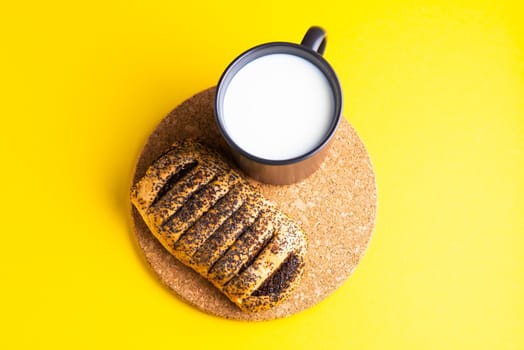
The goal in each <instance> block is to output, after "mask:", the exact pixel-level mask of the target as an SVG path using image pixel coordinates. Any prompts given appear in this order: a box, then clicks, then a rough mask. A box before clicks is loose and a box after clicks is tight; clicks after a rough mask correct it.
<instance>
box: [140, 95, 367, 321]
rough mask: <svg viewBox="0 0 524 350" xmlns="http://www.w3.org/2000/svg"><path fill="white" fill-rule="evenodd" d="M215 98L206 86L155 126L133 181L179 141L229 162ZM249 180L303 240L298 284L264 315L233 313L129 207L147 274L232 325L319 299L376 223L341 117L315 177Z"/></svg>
mask: <svg viewBox="0 0 524 350" xmlns="http://www.w3.org/2000/svg"><path fill="white" fill-rule="evenodd" d="M214 96H215V88H210V89H207V90H205V91H203V92H201V93H199V94H197V95H195V96H193V97H191V98H190V99H188V100H186V101H185V102H184V103H182V104H181V105H180V106H178V107H177V108H175V109H174V110H173V111H172V112H171V113H169V115H167V116H166V117H165V118H164V119H163V120H162V121H161V122H160V124H159V125H158V126H157V127H156V129H155V130H154V131H153V133H152V134H151V135H150V136H149V139H148V140H147V142H146V144H145V146H144V148H143V150H142V152H141V154H140V155H139V158H138V161H137V164H136V169H135V173H134V176H133V184H134V183H136V182H137V181H138V180H139V179H140V178H141V177H142V176H143V175H144V174H145V171H146V169H147V168H148V167H149V165H150V164H151V163H152V162H153V161H154V160H155V159H156V158H158V157H159V156H160V155H161V154H162V152H163V151H164V150H165V149H166V148H167V147H169V145H170V144H172V143H173V142H175V141H177V140H183V139H186V138H194V139H197V140H199V141H201V142H203V143H205V144H208V145H209V146H212V147H215V148H217V149H219V150H221V151H222V153H223V154H224V155H225V156H226V157H228V158H229V159H230V160H231V158H230V156H229V153H228V152H229V151H228V148H227V146H226V143H225V141H224V140H223V139H222V138H221V136H220V134H219V131H218V128H217V126H216V124H215V119H214V114H213V103H214ZM235 168H237V167H236V166H235ZM237 170H238V169H237ZM250 182H251V184H252V185H253V186H254V187H255V188H257V189H258V190H259V191H260V192H262V193H263V195H264V196H265V197H266V198H268V199H270V200H272V201H274V202H275V203H276V204H277V205H278V206H279V207H280V208H281V210H282V211H283V212H285V213H286V214H288V215H289V216H290V217H291V218H292V219H294V220H295V221H296V222H297V223H298V224H299V225H300V226H301V227H302V228H303V230H304V232H305V233H306V235H307V238H308V250H307V255H306V267H305V271H304V276H303V279H302V282H301V283H300V285H299V286H298V287H297V289H295V291H294V293H293V294H292V295H291V296H290V297H289V298H288V299H287V300H285V301H284V302H283V303H281V304H280V305H278V306H276V307H274V308H272V309H270V310H267V311H263V312H259V313H246V312H243V311H241V310H240V309H238V308H237V306H235V305H234V304H233V303H232V302H230V301H229V299H227V297H226V296H224V295H223V294H222V293H220V292H219V291H218V289H216V288H215V287H214V286H213V285H212V284H211V283H209V282H208V281H206V280H205V279H204V278H203V277H201V276H200V275H198V274H197V273H196V272H194V271H193V270H191V269H190V268H188V267H186V266H185V265H183V264H182V263H180V262H178V261H177V260H176V259H175V258H174V257H173V256H172V255H170V254H169V253H168V252H167V251H166V250H165V249H164V248H163V247H162V245H161V244H160V243H159V242H158V241H157V240H156V238H154V236H153V235H152V234H151V232H150V231H149V229H148V228H147V226H146V225H145V223H144V222H143V220H142V218H141V217H140V214H138V211H137V210H136V209H135V208H132V219H133V224H134V230H135V233H136V237H137V240H138V243H139V246H140V247H141V249H142V250H143V251H144V254H145V256H146V259H147V261H148V262H149V264H150V265H151V268H152V269H153V271H155V272H156V274H157V275H158V277H159V278H160V280H161V281H162V282H163V283H164V284H165V285H166V286H167V287H169V288H170V289H171V290H173V291H174V292H175V293H176V294H177V295H179V296H180V297H181V298H182V299H184V300H186V301H187V302H189V303H190V304H192V305H194V306H196V307H197V308H199V309H201V310H203V311H205V312H207V313H210V314H213V315H217V316H221V317H225V318H230V319H237V320H251V321H261V320H270V319H275V318H280V317H286V316H289V315H292V314H295V313H297V312H300V311H303V310H305V309H307V308H309V307H311V306H313V305H315V304H317V303H318V302H320V301H321V300H322V299H324V298H325V297H327V296H328V295H329V294H331V293H332V292H333V291H335V290H336V289H337V288H338V287H339V286H340V285H341V284H342V283H343V282H344V281H345V280H346V279H347V278H348V277H349V276H350V275H351V273H352V272H353V271H354V270H355V268H356V267H357V265H358V263H359V261H360V260H361V258H362V256H363V255H364V252H365V250H366V248H367V246H368V244H369V241H370V238H371V234H372V231H373V228H374V224H375V218H376V212H377V189H376V183H375V174H374V171H373V167H372V164H371V161H370V158H369V155H368V154H367V152H366V149H365V147H364V144H363V143H362V141H361V140H360V138H359V137H358V135H357V133H356V132H355V130H354V129H353V128H352V127H351V125H350V124H349V123H348V122H347V121H346V120H345V119H344V118H343V120H342V121H341V123H340V126H339V128H338V130H337V132H336V134H335V139H334V140H333V142H332V144H331V148H330V150H329V152H328V156H327V157H326V160H325V161H324V163H323V164H322V165H321V167H320V169H319V170H318V171H316V172H315V173H314V174H313V175H311V176H310V177H308V178H307V179H305V180H303V181H302V182H299V183H297V184H293V185H286V186H274V185H266V184H261V183H259V182H256V181H254V180H250Z"/></svg>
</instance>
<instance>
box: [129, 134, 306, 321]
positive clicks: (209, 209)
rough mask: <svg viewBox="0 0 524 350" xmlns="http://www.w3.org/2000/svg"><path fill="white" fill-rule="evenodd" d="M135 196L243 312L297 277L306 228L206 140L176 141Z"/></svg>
mask: <svg viewBox="0 0 524 350" xmlns="http://www.w3.org/2000/svg"><path fill="white" fill-rule="evenodd" d="M131 202H132V203H133V205H134V206H135V207H136V208H137V210H138V212H139V213H140V215H141V216H142V218H143V219H144V222H145V223H146V224H147V226H148V227H149V229H150V231H151V233H152V234H153V235H154V236H155V237H156V238H157V239H158V241H159V242H160V243H161V244H162V245H163V246H164V247H165V249H167V251H169V252H170V253H171V254H172V255H173V256H175V258H177V259H178V260H179V261H181V262H182V263H184V264H185V265H187V266H189V267H191V268H192V269H194V270H195V271H196V272H198V273H199V274H200V275H202V276H203V277H205V278H206V279H208V280H209V281H210V282H211V283H212V284H213V285H215V287H217V288H218V289H219V290H220V291H221V292H222V293H224V294H225V295H226V296H227V297H228V298H229V299H230V300H231V301H232V302H234V303H235V304H236V305H238V306H239V307H240V308H241V309H242V310H244V311H248V312H258V311H262V310H266V309H269V308H271V307H273V306H275V305H277V304H279V303H280V302H282V301H283V300H284V299H285V298H286V297H288V296H289V295H290V293H291V292H292V291H293V289H294V288H295V287H296V286H297V285H298V284H299V283H300V279H301V277H302V274H303V271H304V261H305V260H304V259H305V254H306V238H305V235H304V232H303V231H302V230H301V229H300V227H299V226H298V225H297V224H296V223H295V222H293V221H292V220H291V219H290V218H289V217H287V216H286V215H285V214H283V213H282V212H281V211H280V210H279V209H278V208H277V207H276V206H275V204H273V203H272V202H270V201H268V200H267V199H265V198H264V197H263V196H262V195H261V194H260V193H259V192H258V191H256V190H255V189H254V188H253V187H252V186H250V185H249V183H248V182H247V181H246V180H245V179H243V178H242V177H241V175H240V174H239V173H238V172H236V171H235V170H234V169H232V168H231V167H230V166H229V165H228V164H227V162H226V161H225V160H224V159H223V158H222V157H221V156H220V154H219V153H218V152H216V151H214V150H212V149H210V148H208V147H206V146H204V145H203V144H200V143H198V142H195V141H193V140H186V141H183V142H178V143H175V144H173V145H172V147H171V148H170V149H169V150H168V151H167V152H165V153H164V154H163V155H162V156H161V157H160V158H159V159H157V160H156V161H155V162H154V163H153V164H152V165H151V166H150V167H149V168H148V169H147V171H146V174H145V175H144V177H142V179H140V180H139V181H138V182H137V183H136V184H135V185H134V186H133V187H132V189H131Z"/></svg>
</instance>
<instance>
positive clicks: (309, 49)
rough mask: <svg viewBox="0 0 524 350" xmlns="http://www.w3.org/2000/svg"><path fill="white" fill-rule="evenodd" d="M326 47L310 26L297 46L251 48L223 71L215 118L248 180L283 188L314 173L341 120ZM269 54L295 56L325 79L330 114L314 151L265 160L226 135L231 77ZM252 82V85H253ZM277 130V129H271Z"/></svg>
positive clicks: (339, 94)
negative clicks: (226, 106)
mask: <svg viewBox="0 0 524 350" xmlns="http://www.w3.org/2000/svg"><path fill="white" fill-rule="evenodd" d="M325 47H326V32H325V31H324V30H323V29H322V28H319V27H311V28H310V29H309V30H308V31H307V32H306V34H305V36H304V38H303V40H302V42H301V44H300V45H298V44H294V43H288V42H271V43H267V44H262V45H259V46H255V47H253V48H251V49H249V50H247V51H246V52H244V53H242V54H241V55H240V56H238V57H237V58H236V59H235V60H234V61H233V62H232V63H231V64H230V65H229V66H228V67H227V68H226V70H225V71H224V73H223V74H222V77H221V78H220V80H219V83H218V86H217V89H216V96H215V118H216V122H217V125H218V128H219V130H220V133H221V134H222V136H223V137H224V139H225V141H226V142H227V144H228V145H229V147H230V148H231V150H232V155H233V157H234V159H235V161H236V162H237V163H238V165H239V166H240V168H241V169H242V170H243V171H244V172H245V173H246V174H247V175H248V176H250V177H252V178H254V179H255V180H258V181H260V182H263V183H268V184H274V185H286V184H292V183H295V182H298V181H301V180H303V179H305V178H306V177H308V176H309V175H311V174H312V173H314V172H315V171H316V170H317V169H318V168H319V167H320V165H321V164H322V162H323V160H324V158H325V157H326V154H327V151H328V149H329V146H330V144H331V141H332V139H333V136H334V134H335V131H336V129H337V127H338V125H339V123H340V119H341V117H342V90H341V88H340V83H339V81H338V78H337V75H336V74H335V72H334V70H333V68H332V67H331V66H330V65H329V63H328V62H327V61H326V60H325V59H324V58H323V57H322V54H323V53H324V50H325ZM273 54H287V55H292V56H297V57H300V58H303V59H305V60H307V61H308V62H310V63H312V64H313V65H314V66H315V67H316V68H318V69H319V70H320V72H321V73H322V74H323V75H324V76H325V78H326V80H327V82H328V84H329V88H330V89H331V93H332V97H333V108H332V111H333V113H332V114H333V115H332V116H331V119H330V121H329V127H328V129H327V132H326V133H325V135H323V137H322V139H321V141H320V143H318V144H317V145H316V146H315V147H314V148H312V149H310V150H309V151H307V152H305V153H304V154H301V155H299V156H296V157H293V158H290V159H266V158H262V157H259V156H256V155H254V154H251V153H249V152H247V151H246V150H245V149H243V148H242V147H240V146H239V145H238V144H237V142H235V140H234V139H233V138H232V137H231V135H230V134H229V133H228V131H227V128H226V126H225V121H224V98H225V94H226V91H227V89H228V86H229V84H230V83H231V81H232V79H233V78H234V76H235V75H236V74H237V73H238V72H239V71H240V70H241V69H242V68H243V67H245V66H246V65H247V64H248V63H250V62H252V61H254V60H256V59H258V58H261V57H264V56H268V55H273ZM254 83H256V82H254ZM274 127H278V126H274Z"/></svg>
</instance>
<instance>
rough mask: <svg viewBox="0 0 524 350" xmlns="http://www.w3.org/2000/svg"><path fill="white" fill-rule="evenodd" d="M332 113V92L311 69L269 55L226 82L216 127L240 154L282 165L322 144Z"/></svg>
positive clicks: (295, 58) (281, 56)
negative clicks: (239, 150)
mask: <svg viewBox="0 0 524 350" xmlns="http://www.w3.org/2000/svg"><path fill="white" fill-rule="evenodd" d="M334 108H335V100H334V96H333V89H332V88H331V86H330V84H329V81H328V80H327V78H326V76H325V75H324V74H323V73H322V71H321V70H320V69H319V68H318V67H317V66H315V65H314V64H312V63H311V62H310V61H308V60H306V59H304V58H301V57H299V56H296V55H292V54H285V53H275V54H269V55H266V56H262V57H259V58H256V59H254V60H253V61H251V62H249V63H247V64H246V65H245V66H244V67H242V68H241V69H240V70H239V71H238V72H237V73H236V74H235V75H234V76H233V77H232V79H231V81H230V83H229V85H228V87H227V89H226V91H225V94H224V100H223V111H222V113H223V120H222V122H223V126H224V128H225V130H226V131H227V133H228V135H229V137H230V138H231V139H232V140H233V141H234V142H235V143H236V144H237V146H238V147H240V148H241V149H243V150H244V151H245V152H247V153H249V154H251V155H253V156H255V157H258V158H262V159H267V160H276V161H278V160H287V159H293V158H296V157H300V156H302V155H304V154H307V153H308V152H310V151H311V150H313V149H315V148H316V147H317V146H318V145H320V144H321V143H322V142H323V141H324V139H325V138H326V136H327V135H328V133H329V130H330V126H331V125H332V123H333V115H334Z"/></svg>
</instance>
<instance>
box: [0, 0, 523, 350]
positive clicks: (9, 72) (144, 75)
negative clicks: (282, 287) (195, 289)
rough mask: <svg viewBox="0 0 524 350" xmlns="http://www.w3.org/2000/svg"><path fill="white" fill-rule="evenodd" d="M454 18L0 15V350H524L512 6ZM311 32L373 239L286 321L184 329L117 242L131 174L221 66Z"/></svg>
mask: <svg viewBox="0 0 524 350" xmlns="http://www.w3.org/2000/svg"><path fill="white" fill-rule="evenodd" d="M457 3H458V2H456V1H425V2H416V1H359V2H356V1H355V2H346V1H340V2H333V1H327V0H326V1H318V2H316V4H315V3H314V2H311V3H308V2H305V1H262V2H250V1H236V2H226V1H224V2H218V1H217V2H214V1H213V2H211V1H209V2H206V1H183V2H182V1H165V2H158V3H157V2H154V1H144V2H140V1H118V2H107V1H93V2H85V3H77V2H74V1H73V2H71V1H63V2H57V1H41V2H36V1H34V2H32V1H29V2H10V3H3V4H2V5H1V6H0V7H1V9H0V39H1V40H0V53H1V54H0V79H1V80H0V86H1V90H0V96H1V104H0V109H1V124H0V130H1V134H0V143H1V144H0V152H1V154H0V156H1V160H2V162H1V164H2V171H1V172H0V184H1V192H0V193H1V198H0V199H1V201H0V202H1V204H0V206H1V217H2V221H1V226H2V229H1V234H2V239H1V241H0V278H1V289H0V297H1V299H0V300H1V301H0V315H1V316H0V348H1V349H12V348H31V349H37V348H53V349H54V348H86V349H93V348H95V349H97V348H121V347H127V348H148V349H149V348H170V349H186V348H187V349H190V348H191V349H200V348H202V349H204V348H208V349H214V348H216V349H226V348H227V349H279V348H290V349H291V348H293V349H397V348H398V349H523V348H524V335H523V334H524V302H523V299H524V24H522V23H523V22H522V19H523V18H524V17H523V15H524V11H523V7H522V6H521V5H519V4H518V3H519V2H518V1H515V2H501V1H491V2H486V1H468V2H460V4H457ZM312 24H318V25H321V26H324V27H325V28H326V30H327V31H328V33H329V42H328V45H327V50H326V54H325V57H326V58H327V59H328V61H329V62H330V63H331V64H332V65H333V67H334V68H335V70H336V71H337V73H338V75H339V77H340V80H341V83H342V87H343V90H344V94H345V107H344V114H345V116H346V117H347V118H348V120H350V122H351V123H352V124H353V126H354V127H355V128H356V129H357V131H358V132H359V133H360V136H361V137H362V139H363V140H364V142H365V144H366V146H367V147H368V150H369V153H370V155H371V158H372V160H373V162H374V166H375V169H376V173H377V182H378V189H379V214H378V220H377V226H376V230H375V233H374V237H373V240H372V243H371V245H370V248H369V250H368V252H367V254H366V256H365V257H364V260H363V261H362V264H361V265H360V266H359V268H358V269H357V271H356V273H355V274H354V275H353V276H352V277H351V278H350V279H349V280H348V281H347V282H346V283H345V284H344V285H343V286H342V287H341V288H340V289H339V290H337V291H336V292H335V293H334V294H333V295H332V296H330V297H329V298H327V299H326V300H325V301H323V302H322V303H320V304H319V305H317V306H315V307H313V308H312V309H309V310H307V311H305V312H303V313H300V314H298V315H295V316H293V317H290V318H288V319H282V320H277V321H271V322H262V323H243V322H235V321H227V320H223V319H219V318H216V317H213V316H209V315H206V314H203V313H201V312H199V311H197V310H195V309H194V308H192V307H190V306H188V305H186V304H185V303H183V302H182V301H180V300H179V299H177V298H176V297H175V296H174V295H173V294H171V293H170V292H169V291H168V290H167V289H166V288H164V287H163V286H162V285H161V283H160V282H159V281H158V280H157V278H156V277H155V275H154V274H153V273H151V272H150V271H149V270H148V267H147V265H146V263H145V260H144V257H143V255H142V254H141V251H140V250H139V248H138V247H137V244H136V243H135V240H134V237H133V233H132V231H131V227H130V219H129V217H128V212H129V201H128V193H127V191H128V187H129V184H130V176H131V172H132V170H133V166H134V162H135V159H136V157H137V155H138V152H139V151H140V149H141V146H142V145H143V143H144V142H145V140H146V138H147V136H148V134H149V133H150V132H151V131H152V130H153V128H154V127H155V125H156V124H157V123H158V122H159V121H160V120H161V118H162V117H164V116H165V115H166V113H168V112H169V111H170V110H171V109H172V108H174V107H175V106H176V105H178V104H179V103H180V102H182V101H183V100H185V99H187V98H188V97H190V96H191V95H193V94H195V93H197V92H199V91H200V90H202V89H205V88H207V87H209V86H212V85H214V84H216V82H217V80H218V78H219V76H220V74H221V72H222V71H223V70H224V68H225V67H226V65H227V64H228V63H229V62H230V61H231V60H232V59H233V58H234V57H235V56H236V55H238V54H239V53H240V52H242V51H244V50H245V49H247V48H249V47H251V46H254V45H256V44H259V43H263V42H267V41H274V40H284V41H293V42H299V41H300V40H301V37H302V35H303V34H304V32H305V31H306V29H307V28H308V26H310V25H312ZM348 234H351V233H350V232H348Z"/></svg>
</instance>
